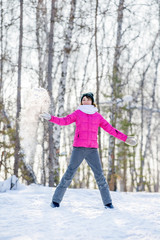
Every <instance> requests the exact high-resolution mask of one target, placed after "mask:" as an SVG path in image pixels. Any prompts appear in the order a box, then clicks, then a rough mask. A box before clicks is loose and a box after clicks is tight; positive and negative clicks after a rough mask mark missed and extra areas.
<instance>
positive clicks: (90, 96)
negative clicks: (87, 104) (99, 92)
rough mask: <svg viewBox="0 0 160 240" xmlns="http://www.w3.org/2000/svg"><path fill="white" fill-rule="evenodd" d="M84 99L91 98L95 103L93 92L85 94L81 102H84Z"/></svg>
mask: <svg viewBox="0 0 160 240" xmlns="http://www.w3.org/2000/svg"><path fill="white" fill-rule="evenodd" d="M84 97H88V98H91V100H92V104H93V103H94V95H93V93H91V92H88V93H84V94H83V95H82V97H81V102H82V99H83V98H84Z"/></svg>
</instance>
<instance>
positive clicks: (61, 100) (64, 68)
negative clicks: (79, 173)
mask: <svg viewBox="0 0 160 240" xmlns="http://www.w3.org/2000/svg"><path fill="white" fill-rule="evenodd" d="M75 10H76V0H72V1H71V10H70V17H69V24H68V29H67V31H66V34H65V45H64V56H63V62H62V72H61V79H60V83H59V90H58V103H57V104H58V116H62V115H63V114H64V102H65V100H64V96H65V91H66V77H67V68H68V59H69V56H70V52H71V39H72V31H73V27H74V18H75ZM60 135H61V127H60V126H59V125H56V124H55V125H54V136H53V138H54V146H53V148H54V153H55V155H54V163H55V166H54V172H55V184H58V182H59V151H60Z"/></svg>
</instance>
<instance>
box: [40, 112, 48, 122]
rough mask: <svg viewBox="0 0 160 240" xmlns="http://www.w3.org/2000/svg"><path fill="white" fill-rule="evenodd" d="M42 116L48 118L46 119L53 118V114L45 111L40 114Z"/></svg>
mask: <svg viewBox="0 0 160 240" xmlns="http://www.w3.org/2000/svg"><path fill="white" fill-rule="evenodd" d="M39 116H40V117H42V118H44V119H46V120H48V121H49V120H51V115H50V114H49V113H46V112H43V113H42V114H40V115H39Z"/></svg>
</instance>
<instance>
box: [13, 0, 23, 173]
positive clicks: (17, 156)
mask: <svg viewBox="0 0 160 240" xmlns="http://www.w3.org/2000/svg"><path fill="white" fill-rule="evenodd" d="M22 41H23V0H20V31H19V53H18V83H17V112H16V133H15V154H14V158H15V160H14V175H16V176H17V177H18V168H19V162H20V158H21V154H20V151H21V149H20V138H19V129H20V128H19V116H20V111H21V69H22Z"/></svg>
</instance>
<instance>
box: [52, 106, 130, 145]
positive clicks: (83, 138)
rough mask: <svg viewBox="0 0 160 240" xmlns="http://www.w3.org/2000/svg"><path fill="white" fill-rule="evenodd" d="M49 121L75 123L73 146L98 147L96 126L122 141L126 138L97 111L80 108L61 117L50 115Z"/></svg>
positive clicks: (60, 123) (61, 123)
mask: <svg viewBox="0 0 160 240" xmlns="http://www.w3.org/2000/svg"><path fill="white" fill-rule="evenodd" d="M50 122H53V123H56V124H58V125H61V126H62V125H69V124H71V123H73V122H75V123H76V130H75V136H74V142H73V146H74V147H86V148H98V143H97V135H98V127H101V128H103V129H104V130H105V131H106V132H108V133H109V134H111V135H113V136H114V137H116V138H118V139H120V140H122V141H124V142H125V141H126V139H127V136H126V135H125V134H123V133H121V132H120V131H118V130H117V129H115V128H113V127H112V126H111V125H110V124H109V123H108V122H107V121H106V120H105V119H104V118H103V117H102V115H101V114H99V113H98V112H96V113H94V114H86V113H84V112H82V111H80V110H76V111H75V112H73V113H72V114H69V115H67V116H66V117H63V118H59V117H55V116H52V117H51V120H50Z"/></svg>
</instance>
